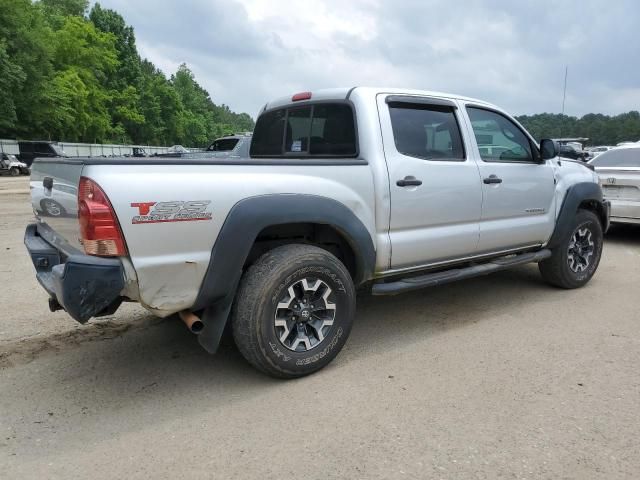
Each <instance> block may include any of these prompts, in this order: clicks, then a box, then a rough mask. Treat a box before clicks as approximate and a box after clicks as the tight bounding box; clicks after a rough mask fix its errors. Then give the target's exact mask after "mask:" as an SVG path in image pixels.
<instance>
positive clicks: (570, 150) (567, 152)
mask: <svg viewBox="0 0 640 480" xmlns="http://www.w3.org/2000/svg"><path fill="white" fill-rule="evenodd" d="M558 155H559V156H560V157H562V158H570V159H572V160H581V161H583V162H585V161H587V158H588V156H589V155H588V154H587V153H586V152H584V151H583V150H577V149H576V148H575V147H574V146H573V145H559V146H558Z"/></svg>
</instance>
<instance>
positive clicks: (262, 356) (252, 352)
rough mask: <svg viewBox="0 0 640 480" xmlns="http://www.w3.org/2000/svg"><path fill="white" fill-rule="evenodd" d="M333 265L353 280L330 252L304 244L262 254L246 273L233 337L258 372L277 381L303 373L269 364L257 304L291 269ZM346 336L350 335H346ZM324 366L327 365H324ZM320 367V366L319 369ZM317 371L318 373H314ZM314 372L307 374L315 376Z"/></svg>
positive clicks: (235, 308) (234, 317)
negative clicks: (255, 313) (255, 319)
mask: <svg viewBox="0 0 640 480" xmlns="http://www.w3.org/2000/svg"><path fill="white" fill-rule="evenodd" d="M310 261H311V262H319V263H323V264H327V263H330V264H331V265H330V266H331V268H333V269H335V270H338V271H340V272H341V273H342V274H343V276H344V277H345V278H350V275H349V272H348V271H347V269H346V268H345V266H344V265H343V264H342V262H340V260H338V259H337V258H336V257H335V256H334V255H332V254H331V253H330V252H328V251H326V250H324V249H322V248H319V247H316V246H314V245H305V244H288V245H283V246H280V247H276V248H274V249H273V250H269V251H268V252H266V253H265V254H263V255H262V257H260V258H259V259H258V260H257V261H256V262H255V263H254V264H253V265H251V266H250V267H249V268H248V269H247V271H246V272H245V273H244V275H243V277H242V280H241V282H240V286H239V288H238V291H237V292H236V299H235V301H234V305H233V308H232V311H231V322H232V330H233V338H234V341H235V343H236V346H237V347H238V350H239V351H240V353H241V354H242V356H243V357H244V358H245V359H246V360H247V361H248V362H249V363H250V364H251V365H252V366H253V367H255V368H256V369H257V370H259V371H261V372H263V373H266V374H268V375H271V376H274V377H278V378H295V377H300V376H301V375H300V373H298V372H294V371H287V370H284V369H282V368H281V367H279V366H278V365H276V364H274V363H273V362H272V361H270V358H269V356H268V355H267V354H266V352H265V351H264V349H263V348H262V347H261V346H260V343H259V341H258V337H259V332H258V331H256V327H259V325H256V324H255V323H254V322H253V321H252V319H253V310H254V308H255V306H256V305H258V304H259V303H260V302H262V301H264V296H265V295H266V296H268V295H269V292H270V290H271V289H272V288H273V286H274V280H275V281H277V279H278V278H279V277H280V276H281V275H282V273H283V272H284V270H286V269H289V268H291V267H292V266H295V265H299V266H301V267H302V266H304V265H305V264H307V263H309V262H310ZM349 287H350V288H351V289H352V292H351V294H352V295H353V297H354V298H355V292H354V291H353V289H354V287H353V284H352V283H351V282H349V284H348V288H349ZM346 333H347V335H348V333H349V332H346ZM323 366H324V365H323ZM320 368H321V367H320ZM313 371H315V370H313ZM313 371H309V372H307V374H309V373H313Z"/></svg>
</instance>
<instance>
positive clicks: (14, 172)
mask: <svg viewBox="0 0 640 480" xmlns="http://www.w3.org/2000/svg"><path fill="white" fill-rule="evenodd" d="M9 174H10V175H11V176H12V177H17V176H18V175H20V169H19V168H18V167H11V169H10V170H9Z"/></svg>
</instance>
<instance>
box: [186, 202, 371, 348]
mask: <svg viewBox="0 0 640 480" xmlns="http://www.w3.org/2000/svg"><path fill="white" fill-rule="evenodd" d="M288 223H318V224H324V225H329V226H332V227H333V228H335V229H336V230H338V232H339V233H340V234H341V235H342V236H343V237H344V238H345V240H346V241H347V242H348V243H349V245H350V247H351V249H352V250H353V252H354V253H355V257H356V258H355V261H356V276H355V278H354V283H355V284H356V285H359V284H362V283H364V282H365V281H367V280H369V279H371V278H372V276H373V271H374V268H375V261H376V251H375V247H374V245H373V241H372V239H371V235H370V234H369V231H368V230H367V229H366V227H365V226H364V224H363V223H362V222H361V221H360V219H358V217H356V215H355V214H354V213H353V211H351V210H350V209H349V208H348V207H346V206H345V205H344V204H342V203H340V202H337V201H335V200H333V199H331V198H327V197H321V196H316V195H303V194H274V195H260V196H255V197H249V198H246V199H244V200H241V201H239V202H238V203H236V204H235V205H234V206H233V208H232V209H231V210H230V211H229V214H228V215H227V218H226V219H225V221H224V224H223V225H222V228H221V229H220V232H219V233H218V238H217V239H216V241H215V243H214V245H213V248H212V250H211V257H210V259H209V266H208V267H207V271H206V273H205V275H204V279H203V281H202V284H201V285H200V291H199V292H198V296H197V298H196V301H195V303H194V305H193V306H192V308H191V310H201V309H205V311H204V315H203V322H204V324H205V328H204V330H203V332H202V334H201V335H200V336H199V337H198V338H199V341H200V344H201V345H202V346H203V347H204V348H205V349H206V350H207V351H209V352H215V351H216V349H217V346H218V343H219V340H220V336H221V335H222V331H223V330H224V327H225V325H226V322H227V317H228V316H229V311H230V310H231V305H232V303H233V298H234V296H235V292H236V290H237V286H238V284H239V282H240V277H241V275H242V267H243V266H244V264H245V261H246V259H247V257H248V256H249V253H250V251H251V248H252V247H253V244H254V242H255V239H256V238H257V236H258V234H259V233H260V232H261V231H262V230H263V229H265V228H267V227H272V226H277V225H283V224H288Z"/></svg>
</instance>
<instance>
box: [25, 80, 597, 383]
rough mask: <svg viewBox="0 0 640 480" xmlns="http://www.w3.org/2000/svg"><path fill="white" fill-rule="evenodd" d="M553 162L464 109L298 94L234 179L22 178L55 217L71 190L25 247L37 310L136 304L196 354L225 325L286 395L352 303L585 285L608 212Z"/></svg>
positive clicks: (429, 97) (208, 173)
mask: <svg viewBox="0 0 640 480" xmlns="http://www.w3.org/2000/svg"><path fill="white" fill-rule="evenodd" d="M479 137H480V138H481V139H482V145H491V146H492V148H491V149H490V151H489V150H488V149H487V150H484V151H481V150H480V148H479V145H478V143H479V140H478V138H479ZM207 153H209V152H207ZM194 155H195V154H194ZM556 156H557V148H556V144H555V143H554V142H553V141H552V140H548V139H547V140H543V141H542V142H541V144H540V148H538V146H537V145H536V143H535V141H534V140H533V138H532V137H531V136H530V135H529V134H528V133H527V132H526V131H525V130H524V129H523V128H522V126H521V125H520V124H518V123H517V122H516V121H515V120H513V118H512V117H511V116H509V115H508V114H507V113H505V112H504V111H502V110H500V109H499V108H498V107H495V106H493V105H490V104H488V103H486V102H482V101H480V100H474V99H469V98H465V97H459V96H456V95H448V94H439V93H433V92H424V91H418V90H400V89H374V88H359V87H358V88H352V89H346V88H345V89H330V90H321V91H317V92H313V93H311V92H303V93H300V94H296V95H294V96H293V97H285V98H281V99H278V100H275V101H273V102H270V103H268V104H267V105H265V107H264V109H263V110H262V112H261V113H260V116H259V117H258V120H257V123H256V127H255V130H254V133H253V137H252V139H251V146H250V158H248V159H246V158H238V159H234V158H212V157H208V158H207V157H197V158H196V157H194V158H184V157H181V158H177V159H172V158H168V157H156V158H146V159H135V158H126V159H110V158H77V159H76V158H74V159H62V160H56V159H39V160H38V161H37V162H36V163H35V164H34V169H33V173H32V177H31V185H32V187H33V188H34V189H35V188H36V187H37V186H38V185H41V186H42V187H43V188H44V196H45V197H47V198H50V199H52V200H54V201H57V199H59V198H61V194H59V193H57V190H56V188H55V185H56V183H58V184H65V185H69V186H73V187H77V189H78V190H77V191H78V195H77V202H78V203H77V207H76V208H75V210H76V211H77V212H78V214H77V215H78V218H77V219H76V218H74V216H72V215H68V216H62V217H51V216H44V215H38V223H37V224H34V225H30V226H29V227H28V228H27V232H26V235H25V244H26V246H27V249H28V250H29V252H30V254H31V257H32V261H33V263H34V266H35V267H36V271H37V277H38V279H39V281H40V283H41V284H42V286H43V287H44V288H45V289H46V290H47V291H48V292H49V294H50V295H51V300H50V306H51V308H52V309H53V310H56V309H60V308H64V309H65V310H66V311H67V312H68V313H69V314H70V315H71V316H72V317H73V318H75V319H76V320H78V321H80V322H86V321H87V320H88V319H89V318H91V317H93V316H99V315H104V314H108V313H112V312H113V311H115V309H117V308H118V306H119V305H120V302H121V301H123V299H125V300H133V301H138V302H140V303H141V304H142V305H143V306H144V307H145V308H147V309H148V310H149V311H151V312H153V313H155V314H157V315H159V316H168V315H171V314H173V313H179V314H180V316H181V317H182V319H183V320H184V321H185V323H186V324H187V326H188V327H189V328H190V329H191V330H192V331H194V332H196V333H199V337H198V338H199V341H200V344H201V345H202V346H203V347H204V348H205V349H207V350H208V351H210V352H213V351H215V350H216V349H217V346H218V342H219V340H220V336H221V334H222V332H223V330H224V328H225V326H226V325H227V320H228V319H230V321H231V329H232V331H233V335H234V338H235V341H236V344H237V345H238V348H239V350H240V351H241V353H242V354H243V355H244V357H245V358H246V359H247V360H248V361H249V362H250V363H251V364H252V365H254V366H255V367H256V368H258V369H260V370H261V371H263V372H266V373H268V374H271V375H274V376H278V377H284V378H291V377H297V376H301V375H306V374H309V373H312V372H314V371H316V370H318V369H320V368H322V367H323V366H325V365H326V364H328V363H329V362H330V361H331V360H332V359H333V358H334V357H335V356H336V355H337V354H338V352H339V351H340V350H341V348H342V346H343V345H344V344H345V342H346V340H347V338H348V336H349V332H350V329H351V325H352V323H353V318H354V313H355V301H356V298H355V290H356V287H359V288H363V289H365V288H366V289H369V290H370V291H371V292H372V293H373V294H375V295H395V294H398V293H401V292H404V291H410V290H415V289H418V288H424V287H429V286H434V285H440V284H443V283H447V282H451V281H455V280H460V279H464V278H470V277H474V276H478V275H484V274H488V273H491V272H494V271H498V270H502V269H505V268H510V267H513V266H515V265H521V264H524V263H529V262H539V269H540V272H541V274H542V276H543V278H544V279H545V280H546V281H547V282H549V283H550V284H552V285H555V286H558V287H562V288H577V287H580V286H582V285H585V284H586V283H587V282H588V281H589V280H590V279H591V277H592V276H593V275H594V273H595V271H596V269H597V267H598V263H599V260H600V255H601V252H602V235H603V231H606V229H607V227H608V221H609V220H608V204H607V203H606V202H604V201H603V199H602V192H601V188H600V186H599V184H598V179H597V176H596V174H595V173H594V172H593V171H591V170H590V169H588V168H586V167H585V165H583V164H581V163H576V162H570V161H559V160H558V158H556ZM148 179H153V181H147V180H148ZM143 180H145V181H143ZM40 201H41V197H39V196H38V195H34V196H33V198H32V202H33V206H34V209H36V211H37V210H38V209H39V204H40ZM73 210H74V209H71V208H69V209H66V211H67V212H70V211H73Z"/></svg>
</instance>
